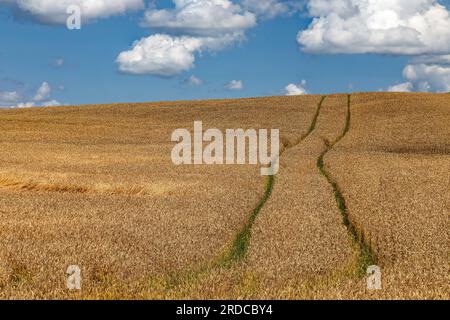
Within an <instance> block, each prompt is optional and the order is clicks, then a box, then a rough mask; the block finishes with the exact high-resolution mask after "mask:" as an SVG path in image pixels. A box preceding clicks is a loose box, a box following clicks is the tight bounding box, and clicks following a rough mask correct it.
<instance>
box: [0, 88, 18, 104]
mask: <svg viewBox="0 0 450 320" xmlns="http://www.w3.org/2000/svg"><path fill="white" fill-rule="evenodd" d="M19 100H20V94H19V93H18V92H17V91H0V105H2V104H6V103H12V102H17V101H19Z"/></svg>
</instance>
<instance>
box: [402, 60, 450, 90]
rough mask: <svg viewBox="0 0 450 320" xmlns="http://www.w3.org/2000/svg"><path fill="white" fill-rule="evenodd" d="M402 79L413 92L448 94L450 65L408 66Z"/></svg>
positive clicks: (449, 88)
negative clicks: (410, 85)
mask: <svg viewBox="0 0 450 320" xmlns="http://www.w3.org/2000/svg"><path fill="white" fill-rule="evenodd" d="M403 77H404V78H405V80H407V81H408V82H410V83H411V84H412V86H413V87H414V90H415V91H424V92H428V91H432V92H450V65H439V64H409V65H407V66H406V67H405V69H404V70H403Z"/></svg>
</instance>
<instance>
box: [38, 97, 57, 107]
mask: <svg viewBox="0 0 450 320" xmlns="http://www.w3.org/2000/svg"><path fill="white" fill-rule="evenodd" d="M60 105H61V103H60V102H59V101H57V100H55V99H53V100H49V101H45V102H43V103H42V104H41V106H42V107H57V106H60Z"/></svg>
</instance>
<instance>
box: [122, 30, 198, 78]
mask: <svg viewBox="0 0 450 320" xmlns="http://www.w3.org/2000/svg"><path fill="white" fill-rule="evenodd" d="M202 45H203V43H202V40H201V39H199V38H194V37H172V36H169V35H165V34H156V35H152V36H150V37H147V38H142V39H141V40H139V41H136V42H135V43H134V44H133V46H132V48H131V49H130V50H128V51H124V52H122V53H120V54H119V56H118V57H117V63H118V65H119V70H120V71H121V72H124V73H131V74H152V75H158V76H163V77H170V76H174V75H176V74H178V73H180V72H182V71H185V70H189V69H191V68H192V67H193V66H194V61H195V56H194V53H195V52H196V51H198V50H200V49H201V48H202Z"/></svg>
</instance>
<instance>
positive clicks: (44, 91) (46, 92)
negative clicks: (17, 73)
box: [33, 81, 52, 102]
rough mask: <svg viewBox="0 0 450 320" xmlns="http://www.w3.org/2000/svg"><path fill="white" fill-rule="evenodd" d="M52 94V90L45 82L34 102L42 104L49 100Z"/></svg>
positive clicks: (37, 92)
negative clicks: (41, 102)
mask: <svg viewBox="0 0 450 320" xmlns="http://www.w3.org/2000/svg"><path fill="white" fill-rule="evenodd" d="M51 92H52V88H51V87H50V85H49V84H48V82H46V81H44V82H43V83H42V84H41V86H40V87H39V89H38V90H37V91H36V95H35V96H34V98H33V101H36V102H40V101H44V100H46V99H48V98H49V97H50V94H51Z"/></svg>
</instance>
